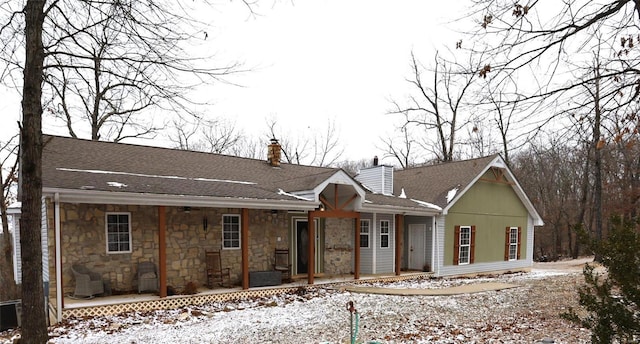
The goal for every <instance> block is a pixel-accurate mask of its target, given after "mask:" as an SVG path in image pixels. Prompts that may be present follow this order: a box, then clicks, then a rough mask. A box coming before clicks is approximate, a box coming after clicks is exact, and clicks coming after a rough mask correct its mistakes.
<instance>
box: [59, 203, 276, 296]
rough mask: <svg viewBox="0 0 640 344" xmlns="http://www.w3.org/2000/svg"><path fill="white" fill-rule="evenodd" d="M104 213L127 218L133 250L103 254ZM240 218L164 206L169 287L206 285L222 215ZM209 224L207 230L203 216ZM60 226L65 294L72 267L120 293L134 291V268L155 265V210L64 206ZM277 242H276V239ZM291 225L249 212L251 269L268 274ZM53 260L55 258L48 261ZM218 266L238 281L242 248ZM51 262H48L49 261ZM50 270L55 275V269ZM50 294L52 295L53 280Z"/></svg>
mask: <svg viewBox="0 0 640 344" xmlns="http://www.w3.org/2000/svg"><path fill="white" fill-rule="evenodd" d="M48 208H49V211H48V219H49V224H50V227H49V228H50V231H49V233H50V234H49V237H50V241H49V242H50V247H51V248H52V249H51V251H50V252H55V250H54V248H55V241H54V240H53V239H54V218H53V206H52V204H51V203H49V207H48ZM107 212H128V213H130V214H131V217H130V218H131V233H132V251H131V252H130V253H118V254H107V253H106V229H105V221H106V218H105V215H106V213H107ZM223 214H238V215H239V214H240V209H225V208H197V209H191V211H190V212H189V213H187V212H185V211H184V209H183V208H182V207H167V208H166V222H167V227H166V228H167V231H166V243H167V244H166V246H167V247H166V254H167V285H170V286H173V287H174V288H176V289H178V290H180V289H182V288H183V287H184V285H185V284H186V283H188V282H191V281H193V282H195V283H196V284H197V285H199V286H202V285H205V284H206V273H205V271H206V265H205V260H204V256H205V251H207V250H215V251H217V250H221V248H222V215H223ZM205 216H206V218H207V220H208V228H207V230H206V231H205V230H204V228H203V227H204V226H203V218H204V217H205ZM60 221H61V224H62V228H61V229H62V240H61V241H62V250H61V251H62V266H63V285H64V293H65V294H72V293H73V291H74V288H75V282H74V280H73V274H72V272H71V265H72V264H75V263H79V264H83V265H85V266H86V267H87V268H89V269H90V270H92V271H95V272H98V273H100V274H101V275H102V276H103V278H104V279H107V280H109V281H110V283H111V288H112V289H114V290H119V291H133V290H136V286H137V284H136V276H135V274H136V264H137V263H138V262H141V261H149V260H150V261H153V262H154V263H156V266H157V265H158V261H159V257H158V252H159V243H158V208H157V207H155V206H141V205H140V206H139V205H122V206H120V205H91V204H70V203H64V204H61V207H60ZM278 238H280V241H278ZM288 243H289V227H288V222H287V215H286V212H284V211H277V212H272V211H271V210H250V211H249V243H248V244H249V270H250V271H254V270H270V269H271V268H272V266H271V265H272V263H273V258H274V257H273V252H274V249H275V248H276V247H278V248H286V247H288ZM51 258H53V257H51ZM221 259H222V266H223V267H229V268H230V269H231V281H230V283H231V284H236V285H237V284H240V283H241V279H242V252H241V249H240V248H238V249H224V250H221ZM50 261H52V259H50ZM50 266H51V271H52V274H51V276H55V267H54V265H53V264H51V265H50ZM52 282H53V283H52V284H51V286H52V288H51V293H50V295H51V296H52V297H54V296H55V288H56V286H55V278H53V277H52Z"/></svg>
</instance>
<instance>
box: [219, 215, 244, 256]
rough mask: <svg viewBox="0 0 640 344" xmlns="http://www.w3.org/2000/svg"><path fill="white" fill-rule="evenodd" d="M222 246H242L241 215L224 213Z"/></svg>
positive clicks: (232, 247) (226, 247) (231, 247)
mask: <svg viewBox="0 0 640 344" xmlns="http://www.w3.org/2000/svg"><path fill="white" fill-rule="evenodd" d="M222 248H223V249H238V248H240V215H222Z"/></svg>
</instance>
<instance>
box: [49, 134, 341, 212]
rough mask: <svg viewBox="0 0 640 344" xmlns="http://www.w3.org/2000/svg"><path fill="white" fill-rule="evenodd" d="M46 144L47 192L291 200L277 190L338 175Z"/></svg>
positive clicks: (81, 143)
mask: <svg viewBox="0 0 640 344" xmlns="http://www.w3.org/2000/svg"><path fill="white" fill-rule="evenodd" d="M43 140H44V148H43V159H42V160H43V166H42V179H43V187H44V188H60V189H75V190H78V189H80V190H96V191H117V192H132V193H147V194H161V195H162V194H167V195H185V196H209V197H236V198H250V199H265V200H268V199H274V200H281V199H288V200H291V199H292V197H291V196H287V195H282V194H279V193H278V191H279V189H283V190H285V191H287V192H295V191H299V190H309V189H313V188H314V187H315V186H317V185H318V184H319V183H320V182H322V181H323V180H325V179H326V178H328V177H329V176H331V175H332V174H334V173H336V172H338V171H339V169H335V168H324V167H312V166H301V165H291V164H281V166H280V167H272V166H270V165H269V164H268V163H267V162H266V161H263V160H256V159H247V158H239V157H233V156H226V155H218V154H209V153H201V152H192V151H184V150H176V149H167V148H158V147H148V146H139V145H131V144H121V143H117V144H116V143H111V142H99V141H89V140H81V139H73V138H66V137H59V136H48V135H45V136H44V139H43ZM265 149H266V148H265ZM265 155H266V154H265Z"/></svg>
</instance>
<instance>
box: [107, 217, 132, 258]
mask: <svg viewBox="0 0 640 344" xmlns="http://www.w3.org/2000/svg"><path fill="white" fill-rule="evenodd" d="M105 223H106V226H105V227H106V228H105V231H106V237H107V253H131V213H106V214H105Z"/></svg>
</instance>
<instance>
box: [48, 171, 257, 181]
mask: <svg viewBox="0 0 640 344" xmlns="http://www.w3.org/2000/svg"><path fill="white" fill-rule="evenodd" d="M56 170H58V171H67V172H84V173H95V174H113V175H119V176H134V177H145V178H162V179H177V180H195V181H200V182H215V183H233V184H245V185H255V184H256V183H254V182H243V181H238V180H228V179H211V178H187V177H179V176H162V175H154V174H144V173H131V172H119V171H103V170H81V169H75V168H64V167H58V168H56Z"/></svg>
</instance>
